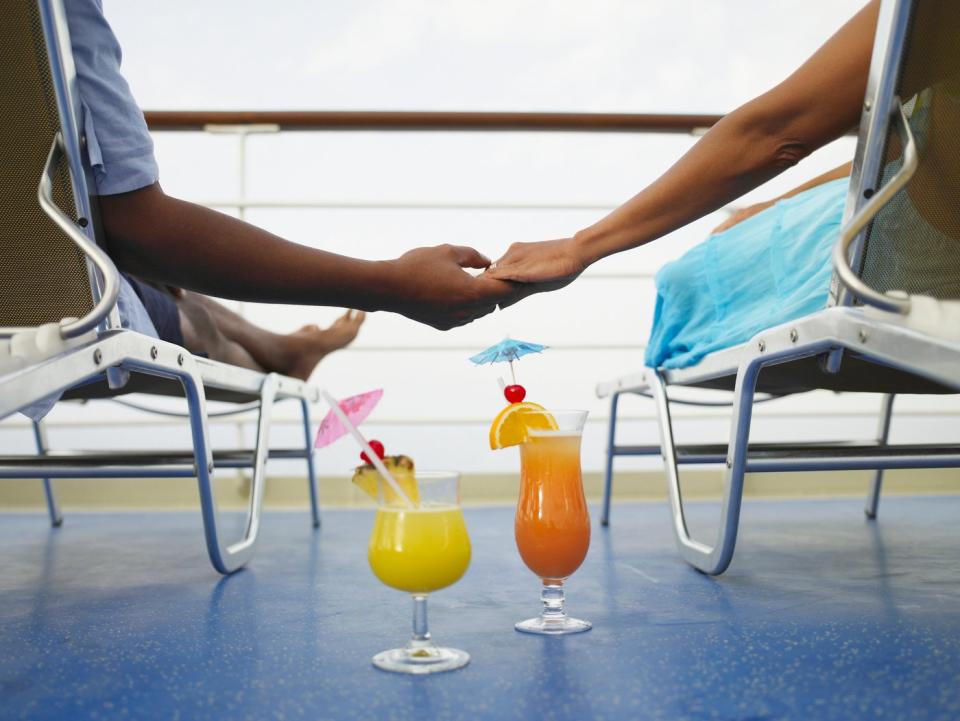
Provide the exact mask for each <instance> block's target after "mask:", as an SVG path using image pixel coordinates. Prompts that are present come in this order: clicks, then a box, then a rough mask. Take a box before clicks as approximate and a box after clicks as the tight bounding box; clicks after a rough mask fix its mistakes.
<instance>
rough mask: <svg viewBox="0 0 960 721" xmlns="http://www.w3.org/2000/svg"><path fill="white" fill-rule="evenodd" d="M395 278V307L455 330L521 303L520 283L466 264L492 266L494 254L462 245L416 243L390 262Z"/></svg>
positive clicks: (411, 315) (402, 312)
mask: <svg viewBox="0 0 960 721" xmlns="http://www.w3.org/2000/svg"><path fill="white" fill-rule="evenodd" d="M388 265H389V266H390V267H391V273H390V277H391V278H392V279H393V281H392V283H391V286H392V287H391V288H390V290H391V291H392V292H391V295H392V297H393V298H395V299H396V301H395V302H394V303H392V304H391V305H392V307H389V308H387V310H393V311H395V312H397V313H400V314H402V315H405V316H406V317H408V318H410V319H411V320H416V321H419V322H421V323H426V324H427V325H430V326H433V327H434V328H436V329H438V330H449V329H451V328H455V327H457V326H460V325H465V324H467V323H470V322H471V321H474V320H476V319H477V318H480V317H481V316H484V315H487V314H488V313H491V312H493V311H494V310H495V309H496V307H497V305H498V304H502V305H509V304H510V303H512V302H515V300H516V298H517V295H518V293H517V290H516V287H515V286H514V284H512V283H508V282H505V281H503V280H497V279H494V278H491V277H488V276H487V275H486V274H483V275H480V276H476V277H474V276H473V275H471V274H470V273H468V272H466V271H465V270H464V268H477V269H482V268H487V267H488V266H489V265H490V259H489V258H487V257H486V256H484V255H483V254H481V253H479V252H478V251H476V250H474V249H473V248H467V247H464V246H457V245H440V246H437V247H435V248H416V249H414V250H411V251H408V252H406V253H404V254H403V255H401V256H400V257H399V258H397V259H396V260H392V261H388Z"/></svg>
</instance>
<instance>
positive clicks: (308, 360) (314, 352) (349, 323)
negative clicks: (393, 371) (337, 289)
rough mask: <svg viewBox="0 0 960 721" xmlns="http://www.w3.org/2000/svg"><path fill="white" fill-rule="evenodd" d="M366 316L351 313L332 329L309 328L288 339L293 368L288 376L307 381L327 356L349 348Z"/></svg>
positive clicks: (289, 370) (342, 317) (351, 311)
mask: <svg viewBox="0 0 960 721" xmlns="http://www.w3.org/2000/svg"><path fill="white" fill-rule="evenodd" d="M366 315H367V314H366V313H363V312H362V311H358V310H348V311H347V312H346V313H344V314H343V315H342V316H340V317H339V318H337V319H336V320H335V321H334V322H333V324H332V325H331V326H330V327H329V328H326V329H324V328H321V327H320V326H317V325H305V326H304V327H303V328H301V329H300V330H298V331H294V332H293V333H290V334H289V335H287V336H286V340H287V343H288V344H289V346H288V349H287V351H288V353H289V357H290V366H289V367H288V368H286V369H285V370H284V371H283V372H284V373H285V374H286V375H289V376H293V377H294V378H300V379H301V380H307V379H308V378H309V377H310V374H311V373H313V369H314V368H316V366H317V363H319V362H320V361H321V360H322V359H323V358H324V356H326V355H328V354H330V353H333V352H334V351H335V350H340V349H341V348H343V347H345V346H347V345H349V344H350V343H351V341H353V339H354V338H356V337H357V333H358V332H359V330H360V326H361V325H362V324H363V319H364V318H366Z"/></svg>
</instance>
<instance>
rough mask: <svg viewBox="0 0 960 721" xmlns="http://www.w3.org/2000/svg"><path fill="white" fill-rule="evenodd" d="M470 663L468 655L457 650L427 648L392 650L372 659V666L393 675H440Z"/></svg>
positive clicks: (438, 647)
mask: <svg viewBox="0 0 960 721" xmlns="http://www.w3.org/2000/svg"><path fill="white" fill-rule="evenodd" d="M468 663H470V654H469V653H467V652H466V651H461V650H460V649H458V648H445V647H443V646H433V645H431V646H429V647H426V648H410V647H405V648H392V649H390V650H389V651H381V652H380V653H378V654H377V655H376V656H374V657H373V665H374V666H376V667H377V668H379V669H383V670H384V671H392V672H393V673H414V674H426V673H442V672H444V671H454V670H456V669H458V668H463V667H464V666H466V665H467V664H468Z"/></svg>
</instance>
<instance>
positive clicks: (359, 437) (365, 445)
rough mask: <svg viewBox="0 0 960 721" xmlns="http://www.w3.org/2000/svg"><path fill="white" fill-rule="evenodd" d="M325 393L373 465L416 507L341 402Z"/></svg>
mask: <svg viewBox="0 0 960 721" xmlns="http://www.w3.org/2000/svg"><path fill="white" fill-rule="evenodd" d="M320 392H321V394H323V398H324V400H325V401H326V402H327V403H328V404H329V405H330V409H331V410H332V411H333V412H334V414H335V415H336V416H337V418H339V419H340V422H341V423H342V424H343V427H344V428H346V429H347V430H348V431H350V434H351V435H352V436H353V438H354V440H356V442H357V443H359V444H360V447H361V448H362V449H363V450H364V452H365V453H366V454H367V458H369V459H370V462H371V463H372V464H373V467H374V468H376V469H377V471H378V472H379V473H380V476H381V477H382V478H383V480H385V481H386V482H387V484H388V485H389V486H390V487H391V488H392V489H393V491H394V493H396V494H397V495H398V496H400V498H402V499H403V501H404V502H405V503H406V504H407V505H408V506H410V508H415V507H416V506H415V505H414V503H413V501H411V500H410V497H409V496H408V495H407V494H406V493H404V492H403V488H401V487H400V484H399V483H397V479H396V478H394V477H393V475H392V474H391V473H390V471H388V470H387V467H386V466H385V465H384V463H383V461H381V460H380V456H378V455H377V454H376V453H374V452H373V449H372V448H371V447H370V444H369V443H367V439H366V438H364V437H363V434H362V433H360V431H359V430H357V427H356V426H355V425H353V423H352V422H351V421H350V419H349V418H347V414H346V413H344V412H343V409H342V408H341V407H340V404H339V403H338V402H337V400H336V398H334V397H333V396H331V395H330V394H329V393H328V392H327V391H320Z"/></svg>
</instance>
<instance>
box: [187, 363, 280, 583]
mask: <svg viewBox="0 0 960 721" xmlns="http://www.w3.org/2000/svg"><path fill="white" fill-rule="evenodd" d="M180 378H181V381H182V383H183V388H184V393H185V395H186V398H187V405H188V407H189V409H190V429H191V434H192V436H193V449H194V458H195V463H196V470H197V485H198V487H199V492H200V509H201V512H202V514H203V531H204V536H205V537H206V541H207V552H208V553H209V554H210V561H211V563H212V564H213V567H214V568H215V569H217V571H219V572H220V573H223V574H228V573H233V572H234V571H236V570H238V569H240V568H242V567H243V566H244V565H245V564H246V563H247V562H248V561H249V560H250V559H251V558H252V557H253V553H254V550H255V548H256V544H257V534H258V532H259V530H260V515H261V509H262V507H263V490H264V482H265V471H266V463H267V456H268V455H269V447H268V445H269V443H268V442H269V436H270V422H271V419H272V414H273V403H274V400H275V399H276V394H277V386H278V384H279V380H278V379H279V377H278V376H277V375H276V374H274V373H271V374H269V375H267V376H266V378H264V381H263V385H262V386H261V389H260V416H259V419H258V421H257V444H256V449H255V451H254V462H253V479H252V481H251V484H250V502H249V505H248V508H247V521H246V526H245V529H244V532H243V537H242V539H241V540H240V541H238V542H237V543H234V544H232V545H230V546H225V545H224V543H223V542H222V540H221V538H220V533H219V530H218V528H217V501H216V494H215V492H214V488H213V482H212V480H213V470H214V466H213V455H212V453H211V449H210V442H209V439H210V434H209V430H208V428H207V411H206V399H205V396H204V392H203V385H202V383H201V382H200V378H199V376H198V375H196V374H194V373H192V372H189V371H186V372H184V373H183V374H181V375H180Z"/></svg>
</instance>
